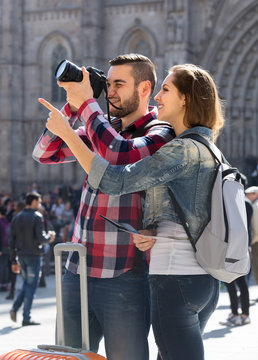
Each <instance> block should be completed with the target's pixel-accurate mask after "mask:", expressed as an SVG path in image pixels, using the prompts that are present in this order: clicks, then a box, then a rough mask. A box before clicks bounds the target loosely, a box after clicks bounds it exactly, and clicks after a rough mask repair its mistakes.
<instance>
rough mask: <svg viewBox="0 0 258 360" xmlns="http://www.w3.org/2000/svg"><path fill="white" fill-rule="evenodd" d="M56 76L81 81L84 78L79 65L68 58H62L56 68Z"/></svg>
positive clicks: (61, 78)
mask: <svg viewBox="0 0 258 360" xmlns="http://www.w3.org/2000/svg"><path fill="white" fill-rule="evenodd" d="M55 77H56V79H57V80H60V81H66V82H68V81H76V82H80V81H82V79H83V74H82V71H81V69H80V68H79V67H78V66H77V65H75V64H73V63H72V62H70V61H68V60H62V61H61V62H60V64H59V65H58V66H57V68H56V71H55Z"/></svg>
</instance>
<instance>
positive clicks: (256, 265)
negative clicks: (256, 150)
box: [245, 186, 258, 301]
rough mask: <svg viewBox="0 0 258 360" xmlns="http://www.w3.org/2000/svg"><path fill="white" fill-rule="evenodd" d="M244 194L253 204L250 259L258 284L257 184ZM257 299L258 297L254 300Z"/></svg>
mask: <svg viewBox="0 0 258 360" xmlns="http://www.w3.org/2000/svg"><path fill="white" fill-rule="evenodd" d="M245 193H246V196H247V197H248V199H249V200H250V202H251V203H252V206H253V216H252V221H251V227H252V229H251V231H252V243H251V249H252V251H251V259H252V273H253V276H254V279H255V282H256V284H258V186H251V187H249V188H248V189H246V191H245ZM256 301H258V299H257V300H256Z"/></svg>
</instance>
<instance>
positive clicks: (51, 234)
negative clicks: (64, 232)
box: [48, 230, 56, 244]
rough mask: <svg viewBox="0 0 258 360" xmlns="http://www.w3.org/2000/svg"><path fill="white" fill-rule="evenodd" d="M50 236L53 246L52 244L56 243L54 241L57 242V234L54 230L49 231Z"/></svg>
mask: <svg viewBox="0 0 258 360" xmlns="http://www.w3.org/2000/svg"><path fill="white" fill-rule="evenodd" d="M48 235H49V236H50V239H49V244H51V243H52V242H54V240H55V237H56V232H55V231H53V230H49V231H48Z"/></svg>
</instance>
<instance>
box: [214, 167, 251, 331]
mask: <svg viewBox="0 0 258 360" xmlns="http://www.w3.org/2000/svg"><path fill="white" fill-rule="evenodd" d="M241 181H242V184H243V186H244V187H246V185H247V177H246V176H245V175H244V174H241ZM247 192H248V191H247V190H246V191H245V194H246V193H247ZM245 206H246V214H247V228H248V241H249V247H250V249H251V239H252V231H251V221H252V216H253V206H252V202H251V201H250V199H249V198H248V196H247V194H246V196H245ZM249 275H250V273H249ZM247 277H248V275H247V276H240V277H239V278H238V279H236V280H235V281H232V282H231V283H229V284H228V283H224V284H225V286H226V288H227V290H228V294H229V300H230V308H231V313H230V314H229V316H228V318H227V320H226V321H225V322H223V321H222V322H220V324H222V325H227V326H240V325H247V324H250V317H249V308H250V297H249V289H248V283H247ZM238 289H239V291H240V297H238ZM239 305H240V306H241V311H242V313H241V314H239V312H238V307H239Z"/></svg>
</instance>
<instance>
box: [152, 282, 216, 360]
mask: <svg viewBox="0 0 258 360" xmlns="http://www.w3.org/2000/svg"><path fill="white" fill-rule="evenodd" d="M149 279H150V291H151V314H152V326H153V332H154V336H155V340H156V343H157V346H158V349H159V354H160V357H161V358H162V360H189V359H191V360H203V359H204V349H203V342H202V332H203V330H204V327H205V325H206V323H207V321H208V319H209V317H210V316H211V314H212V313H213V311H214V310H215V308H216V305H217V302H218V296H219V282H218V281H217V280H216V279H214V278H213V277H211V276H210V275H150V276H149Z"/></svg>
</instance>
